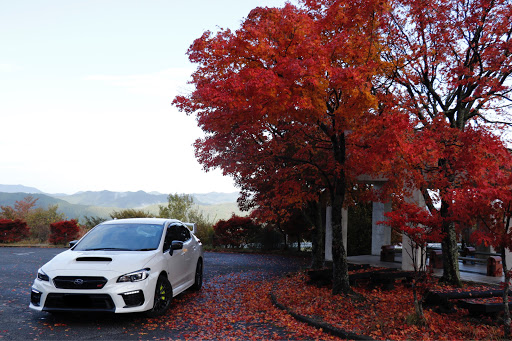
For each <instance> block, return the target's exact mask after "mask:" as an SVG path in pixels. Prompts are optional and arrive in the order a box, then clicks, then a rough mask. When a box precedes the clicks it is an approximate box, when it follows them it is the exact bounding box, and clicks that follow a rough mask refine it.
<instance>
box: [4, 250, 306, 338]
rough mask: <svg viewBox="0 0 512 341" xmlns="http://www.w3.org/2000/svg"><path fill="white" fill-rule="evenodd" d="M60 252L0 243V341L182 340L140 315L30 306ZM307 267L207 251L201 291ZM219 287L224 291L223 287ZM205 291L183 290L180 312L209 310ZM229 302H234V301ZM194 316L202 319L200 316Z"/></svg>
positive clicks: (170, 315)
mask: <svg viewBox="0 0 512 341" xmlns="http://www.w3.org/2000/svg"><path fill="white" fill-rule="evenodd" d="M62 251H64V249H56V248H21V247H15V248H14V247H0V340H64V339H74V340H140V339H148V340H149V339H184V338H186V335H185V334H184V331H183V330H180V328H177V329H176V328H173V329H167V328H165V326H154V327H153V328H148V319H147V318H146V317H145V316H144V315H142V314H83V313H74V314H69V313H66V314H57V315H54V314H49V313H45V312H36V311H32V310H31V309H29V308H28V304H29V300H30V288H31V285H32V283H33V281H34V278H35V276H36V273H37V269H38V268H39V267H40V266H42V265H43V264H44V263H46V262H47V261H49V260H50V259H51V258H52V257H53V256H55V255H56V254H58V253H59V252H62ZM306 265H307V261H306V260H304V259H302V258H297V257H284V256H279V255H255V254H236V253H211V252H207V253H205V259H204V269H205V273H204V286H203V290H205V291H206V292H209V293H213V292H214V290H212V286H219V285H223V284H222V283H224V282H226V283H229V282H227V281H224V280H223V279H227V280H229V279H231V278H236V279H237V280H239V279H243V280H244V281H245V280H253V279H254V280H258V281H262V280H267V279H268V280H271V279H272V278H276V277H278V276H282V275H283V274H285V273H288V272H293V271H297V270H298V269H300V268H304V267H305V266H306ZM209 287H210V289H208V288H209ZM219 289H220V288H219ZM222 290H227V289H226V288H222ZM233 290H240V288H239V287H237V286H233ZM208 295H209V294H208ZM208 295H193V293H190V292H188V291H186V292H184V293H183V294H181V295H179V297H178V299H177V300H176V301H177V302H173V304H180V305H184V306H180V311H187V305H188V306H189V307H191V308H192V307H194V306H197V305H205V308H208V304H211V301H210V300H209V297H208ZM232 303H233V304H236V302H232ZM171 310H172V307H171ZM194 311H197V309H195V310H194ZM165 318H173V312H172V311H170V312H168V314H166V317H164V318H162V319H159V320H156V322H153V323H154V324H158V323H161V322H164V321H165ZM196 318H199V319H200V318H201V316H197V317H196ZM269 324H271V322H269ZM239 327H240V328H243V327H244V326H239ZM233 328H237V326H236V325H235V326H233ZM265 328H270V329H272V326H265ZM275 330H276V331H277V332H278V333H279V334H280V335H281V336H282V337H284V338H286V335H287V331H286V330H282V329H280V328H279V327H275ZM290 335H293V334H290Z"/></svg>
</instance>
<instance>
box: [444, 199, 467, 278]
mask: <svg viewBox="0 0 512 341" xmlns="http://www.w3.org/2000/svg"><path fill="white" fill-rule="evenodd" d="M441 216H442V217H443V218H446V217H447V216H448V203H447V202H445V201H444V200H443V201H441ZM442 231H443V234H444V237H443V241H442V244H441V245H442V249H443V276H442V277H441V280H442V281H443V282H445V283H448V284H451V285H455V286H458V287H461V286H462V283H461V281H460V273H459V250H458V246H457V235H456V233H455V225H454V224H453V223H451V222H446V221H444V222H443V226H442Z"/></svg>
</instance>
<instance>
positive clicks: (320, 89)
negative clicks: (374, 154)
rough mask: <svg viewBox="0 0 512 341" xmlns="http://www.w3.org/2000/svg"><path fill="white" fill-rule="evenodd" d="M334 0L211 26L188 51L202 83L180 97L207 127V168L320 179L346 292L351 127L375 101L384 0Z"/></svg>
mask: <svg viewBox="0 0 512 341" xmlns="http://www.w3.org/2000/svg"><path fill="white" fill-rule="evenodd" d="M329 4H330V6H329V7H328V8H327V7H321V6H320V7H318V6H314V4H313V3H312V2H311V3H310V2H306V3H305V4H304V8H303V9H299V8H297V7H295V6H293V5H291V4H287V5H286V6H285V7H284V8H282V9H277V8H256V9H254V10H253V11H251V13H250V14H249V16H248V17H247V19H246V20H245V21H244V22H243V24H242V27H241V28H240V29H239V30H237V31H236V32H232V31H230V30H223V31H220V32H218V33H217V34H215V35H214V34H212V33H211V32H206V33H204V34H203V36H202V37H201V38H199V39H197V40H196V41H195V42H194V44H193V45H192V46H191V47H190V49H189V51H188V54H189V58H190V60H191V61H192V62H194V63H197V64H198V65H199V66H198V69H197V71H196V72H195V73H194V74H193V76H192V82H191V83H192V84H194V85H195V90H194V92H193V93H192V94H191V95H190V96H178V97H177V98H176V99H175V100H174V102H173V103H174V104H175V105H177V106H178V108H179V109H180V110H182V111H184V112H186V113H188V114H192V113H195V114H196V115H197V119H198V123H199V126H200V127H201V128H202V129H203V131H204V132H205V133H206V137H205V138H204V139H202V140H198V141H197V142H196V144H195V146H196V155H197V157H198V158H199V160H200V161H201V163H202V164H203V165H204V166H205V168H207V169H208V168H213V167H220V168H222V170H223V172H224V173H225V174H229V175H232V176H233V177H234V178H235V180H236V181H237V183H238V184H246V183H247V181H252V182H255V181H259V182H262V183H263V182H266V181H268V178H267V177H268V176H269V175H270V176H273V175H275V172H274V173H272V171H271V169H272V168H273V166H274V169H279V171H280V172H281V170H282V169H290V168H295V169H298V168H300V174H301V176H294V178H291V179H289V181H295V182H299V183H300V185H299V186H298V187H300V188H303V189H304V188H307V187H308V181H310V180H311V179H313V178H314V179H315V180H314V182H315V183H321V186H322V188H323V189H324V190H326V191H327V193H329V201H330V205H332V207H333V209H332V214H333V217H332V222H333V226H332V228H333V264H334V271H333V274H334V286H333V293H348V292H349V291H350V284H349V281H348V269H347V259H346V250H345V249H344V246H343V239H342V232H341V229H342V227H341V226H342V217H341V214H342V206H343V204H344V201H345V192H346V188H347V187H351V183H352V182H353V181H352V178H351V176H352V174H354V173H357V172H355V171H354V172H348V171H347V169H350V167H349V166H348V162H349V158H348V152H347V150H348V149H351V148H350V146H351V142H350V141H349V140H350V137H348V132H351V131H356V130H358V129H361V128H362V127H364V126H365V121H367V120H370V119H371V118H372V110H373V109H374V108H375V106H376V103H377V101H376V99H375V97H374V94H373V93H372V80H373V79H374V77H375V75H376V74H377V73H378V72H380V70H381V60H380V58H379V53H380V51H379V48H378V47H379V44H378V41H377V39H376V38H375V37H376V31H377V28H378V25H379V22H378V21H377V20H376V15H375V14H376V13H378V12H379V11H382V10H383V8H382V6H383V4H382V3H381V2H378V1H376V2H374V1H353V2H343V3H342V2H339V1H331V2H329ZM310 5H311V6H310ZM374 38H375V39H374ZM275 166H277V167H275ZM262 170H263V171H262ZM283 172H284V171H283ZM302 174H308V175H307V176H302ZM312 174H314V175H313V176H312ZM280 179H283V178H280ZM250 187H251V189H253V188H255V189H257V190H258V186H250ZM273 193H275V195H276V197H281V198H285V197H286V196H285V195H283V193H279V192H273ZM294 193H296V194H297V197H296V198H294V199H292V200H297V198H298V199H299V201H302V202H305V201H307V200H309V199H310V198H311V196H312V195H313V196H316V198H318V186H312V187H311V190H310V191H308V190H303V191H302V192H301V193H304V195H300V194H299V192H294ZM288 198H292V197H288ZM280 207H282V206H280Z"/></svg>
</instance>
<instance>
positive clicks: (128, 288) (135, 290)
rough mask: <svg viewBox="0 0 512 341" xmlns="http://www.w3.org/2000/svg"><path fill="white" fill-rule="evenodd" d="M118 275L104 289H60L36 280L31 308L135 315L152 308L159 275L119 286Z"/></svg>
mask: <svg viewBox="0 0 512 341" xmlns="http://www.w3.org/2000/svg"><path fill="white" fill-rule="evenodd" d="M117 278H118V275H117V274H116V275H115V276H112V277H111V278H108V280H107V282H106V284H105V285H104V286H103V287H102V288H101V289H69V288H68V289H60V288H57V287H56V286H55V282H54V280H53V279H52V278H50V281H41V280H38V279H36V280H35V281H34V284H33V285H32V290H31V295H30V305H29V307H30V308H31V309H33V310H37V311H48V312H59V311H82V312H83V311H87V312H113V313H133V312H141V311H146V310H149V309H151V308H152V307H153V301H154V294H155V286H156V282H157V279H158V274H150V276H149V277H148V278H146V279H145V280H143V281H139V282H125V283H117V282H116V281H117Z"/></svg>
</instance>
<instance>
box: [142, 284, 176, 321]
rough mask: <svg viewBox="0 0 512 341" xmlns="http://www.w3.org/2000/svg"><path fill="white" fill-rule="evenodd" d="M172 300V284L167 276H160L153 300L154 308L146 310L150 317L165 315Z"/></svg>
mask: <svg viewBox="0 0 512 341" xmlns="http://www.w3.org/2000/svg"><path fill="white" fill-rule="evenodd" d="M171 302H172V286H171V283H169V280H168V279H167V278H166V277H165V276H163V275H162V276H160V277H158V281H157V282H156V287H155V298H154V300H153V308H151V309H150V310H148V311H146V315H147V316H149V317H156V316H160V315H163V314H164V313H165V312H166V311H167V309H169V306H170V305H171Z"/></svg>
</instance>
